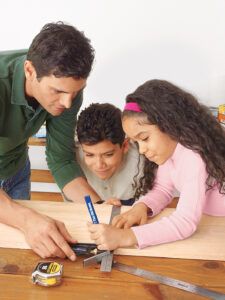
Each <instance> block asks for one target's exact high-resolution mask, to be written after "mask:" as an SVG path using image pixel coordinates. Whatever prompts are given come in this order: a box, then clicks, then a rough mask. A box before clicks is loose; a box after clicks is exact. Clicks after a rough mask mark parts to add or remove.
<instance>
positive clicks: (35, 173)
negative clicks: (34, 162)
mask: <svg viewBox="0 0 225 300" xmlns="http://www.w3.org/2000/svg"><path fill="white" fill-rule="evenodd" d="M31 182H47V183H55V180H54V178H53V176H52V174H51V172H50V171H49V170H34V169H33V170H31Z"/></svg>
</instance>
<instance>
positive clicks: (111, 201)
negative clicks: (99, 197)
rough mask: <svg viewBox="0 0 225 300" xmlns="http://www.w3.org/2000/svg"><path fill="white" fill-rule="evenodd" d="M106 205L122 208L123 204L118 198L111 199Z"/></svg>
mask: <svg viewBox="0 0 225 300" xmlns="http://www.w3.org/2000/svg"><path fill="white" fill-rule="evenodd" d="M105 203H106V204H110V205H115V206H121V202H120V200H119V199H118V198H109V199H107V200H106V202H105Z"/></svg>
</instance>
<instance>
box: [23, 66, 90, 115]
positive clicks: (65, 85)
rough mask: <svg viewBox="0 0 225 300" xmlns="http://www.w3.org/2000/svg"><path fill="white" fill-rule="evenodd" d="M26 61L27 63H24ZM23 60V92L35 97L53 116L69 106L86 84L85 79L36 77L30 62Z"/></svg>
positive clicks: (51, 76)
mask: <svg viewBox="0 0 225 300" xmlns="http://www.w3.org/2000/svg"><path fill="white" fill-rule="evenodd" d="M26 62H27V65H26ZM26 62H25V66H24V68H25V75H26V85H25V92H26V94H27V95H28V96H29V97H33V98H35V99H36V100H37V101H38V102H39V103H40V104H41V106H42V107H43V108H44V109H45V110H46V111H47V112H49V113H50V114H51V115H53V116H59V115H61V114H62V113H63V112H64V110H65V109H68V108H70V107H71V105H72V102H73V99H74V98H75V97H76V95H77V94H78V93H79V91H80V90H82V89H83V88H84V87H85V86H86V79H74V78H73V77H60V78H57V77H55V76H54V75H50V76H44V77H42V78H41V79H39V80H38V79H37V76H36V71H35V69H34V67H33V66H32V64H31V62H29V61H26Z"/></svg>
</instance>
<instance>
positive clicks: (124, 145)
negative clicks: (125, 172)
mask: <svg viewBox="0 0 225 300" xmlns="http://www.w3.org/2000/svg"><path fill="white" fill-rule="evenodd" d="M129 146H130V144H129V140H128V139H127V138H126V139H125V140H124V142H123V144H122V147H123V153H124V154H126V153H127V152H128V150H129Z"/></svg>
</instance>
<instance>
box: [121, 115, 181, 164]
mask: <svg viewBox="0 0 225 300" xmlns="http://www.w3.org/2000/svg"><path fill="white" fill-rule="evenodd" d="M143 121H144V122H143ZM146 122H147V120H143V118H142V119H140V118H138V117H137V118H133V117H125V118H124V119H123V121H122V125H123V130H124V132H126V134H127V136H128V137H129V138H130V139H132V140H133V141H134V142H137V143H138V146H139V152H140V154H143V155H145V157H146V158H147V159H148V160H150V161H153V162H154V163H156V164H157V165H162V164H164V163H165V162H166V161H167V160H168V159H169V158H170V157H171V156H172V155H173V152H174V150H175V148H176V145H177V141H174V140H172V139H171V137H170V136H169V135H167V134H166V133H164V132H162V131H161V130H160V129H159V127H158V126H156V125H151V124H146Z"/></svg>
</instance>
